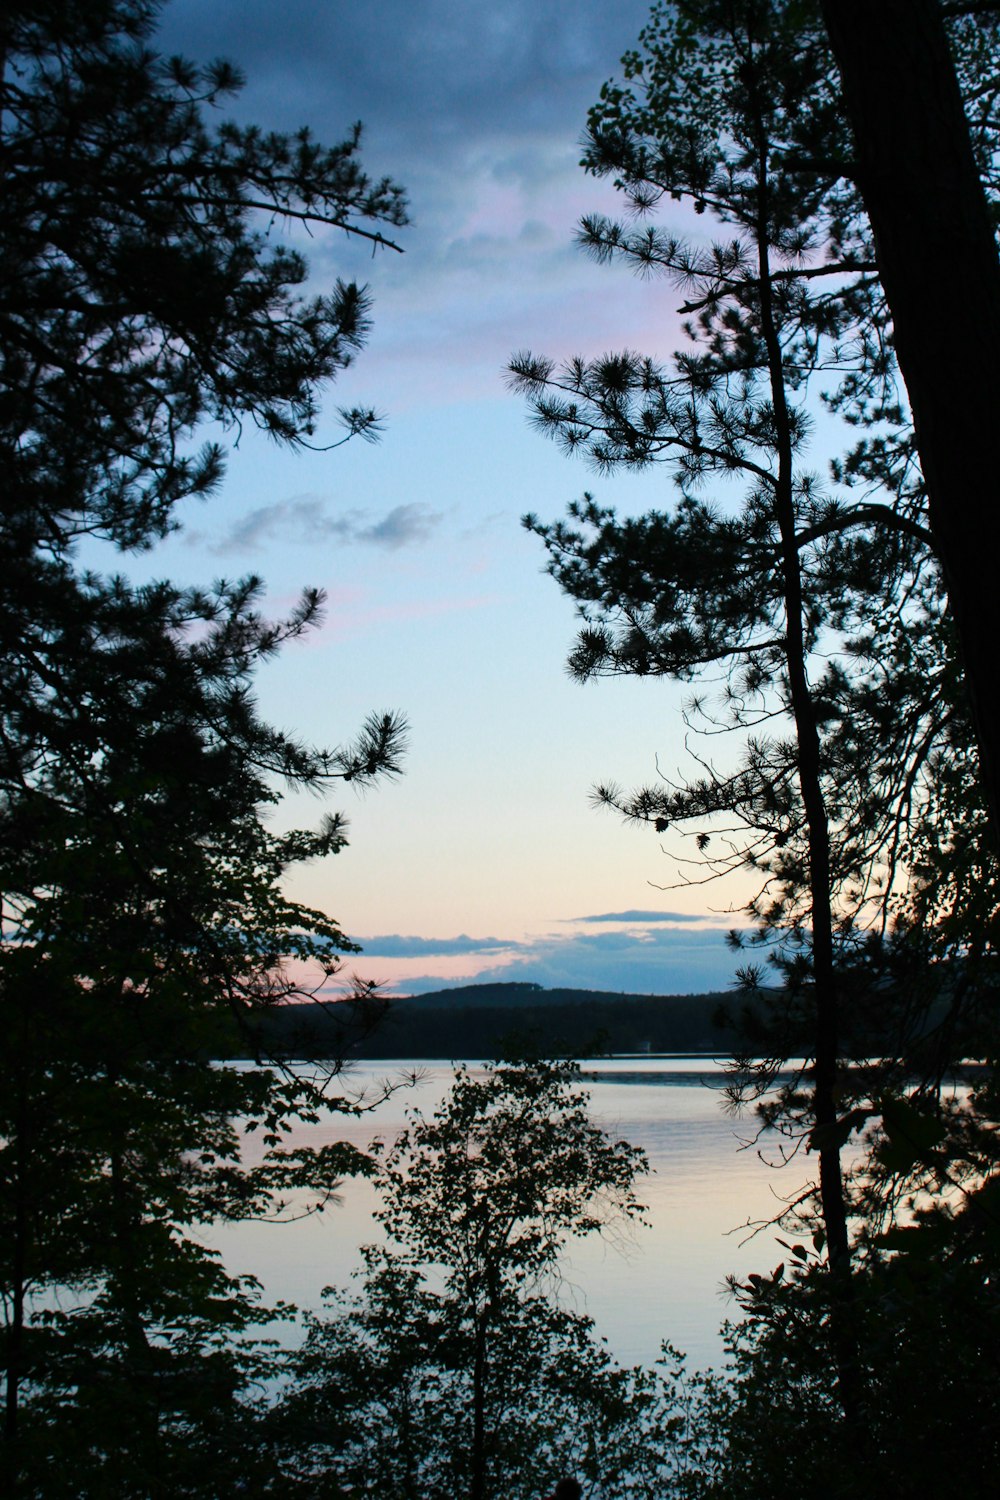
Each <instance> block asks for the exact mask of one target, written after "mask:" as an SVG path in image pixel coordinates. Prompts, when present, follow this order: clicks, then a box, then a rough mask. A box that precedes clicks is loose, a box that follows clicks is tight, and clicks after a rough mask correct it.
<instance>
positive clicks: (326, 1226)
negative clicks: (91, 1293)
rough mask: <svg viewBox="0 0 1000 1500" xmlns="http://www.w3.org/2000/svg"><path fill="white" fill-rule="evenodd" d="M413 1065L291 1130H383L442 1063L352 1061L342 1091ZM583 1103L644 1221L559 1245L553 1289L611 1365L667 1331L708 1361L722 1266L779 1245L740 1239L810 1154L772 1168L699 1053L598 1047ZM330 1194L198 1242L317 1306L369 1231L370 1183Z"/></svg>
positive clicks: (651, 1355)
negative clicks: (614, 1147) (635, 1158)
mask: <svg viewBox="0 0 1000 1500" xmlns="http://www.w3.org/2000/svg"><path fill="white" fill-rule="evenodd" d="M415 1066H416V1067H419V1068H420V1069H421V1071H422V1073H423V1077H422V1080H421V1082H420V1083H419V1084H418V1085H417V1086H416V1087H415V1088H412V1089H409V1088H406V1089H400V1090H399V1091H397V1092H396V1093H394V1094H393V1095H392V1097H391V1098H389V1099H388V1100H387V1101H386V1102H385V1103H383V1104H381V1105H380V1106H379V1107H378V1108H377V1109H376V1110H375V1111H374V1112H373V1113H372V1114H371V1115H368V1116H366V1117H365V1118H364V1119H363V1120H349V1121H345V1120H344V1119H343V1117H341V1116H337V1115H332V1116H331V1118H330V1122H329V1123H328V1124H324V1125H320V1126H313V1127H310V1128H309V1129H308V1130H304V1131H303V1132H302V1134H301V1141H302V1143H303V1144H304V1143H305V1142H306V1141H309V1142H310V1143H313V1144H315V1143H318V1142H319V1141H322V1140H343V1139H349V1140H352V1141H354V1142H355V1143H357V1144H358V1145H361V1146H365V1145H367V1144H368V1142H369V1141H370V1140H371V1139H372V1138H373V1137H374V1136H376V1135H378V1136H381V1137H382V1138H383V1139H387V1140H389V1139H392V1137H393V1136H394V1135H395V1134H396V1133H397V1132H398V1131H399V1130H400V1129H401V1128H402V1127H403V1125H404V1123H405V1111H406V1109H407V1107H412V1106H416V1107H418V1108H419V1109H420V1110H421V1112H422V1113H423V1114H425V1115H428V1114H430V1113H431V1112H432V1111H433V1110H434V1108H435V1106H436V1104H437V1102H438V1101H439V1099H441V1098H442V1097H443V1095H444V1094H445V1093H446V1092H447V1089H448V1087H449V1085H450V1082H451V1079H452V1076H453V1074H452V1069H451V1066H450V1065H449V1064H447V1063H421V1064H416V1065H415V1064H413V1063H407V1062H405V1061H401V1062H398V1063H395V1062H380V1063H377V1064H365V1065H364V1066H360V1065H359V1066H357V1067H356V1068H354V1069H352V1071H351V1073H350V1075H349V1081H350V1086H351V1088H352V1090H355V1089H358V1088H361V1087H368V1088H370V1089H375V1088H377V1086H378V1083H379V1081H380V1080H382V1079H392V1078H393V1077H399V1076H400V1075H401V1074H403V1073H405V1071H406V1070H407V1069H412V1068H414V1067H415ZM587 1071H588V1072H590V1073H592V1074H593V1075H595V1076H594V1078H593V1081H592V1082H591V1083H590V1085H589V1087H590V1091H591V1099H592V1111H591V1112H592V1114H593V1116H594V1118H595V1120H597V1121H599V1122H600V1123H601V1124H602V1125H603V1126H604V1127H605V1129H608V1130H610V1131H613V1132H615V1133H616V1134H617V1135H619V1136H621V1137H623V1138H624V1139H626V1140H628V1141H631V1142H632V1143H633V1144H634V1145H637V1146H642V1147H643V1149H644V1150H645V1151H646V1154H647V1156H648V1157H649V1163H650V1167H651V1172H650V1175H649V1176H648V1177H646V1178H644V1179H641V1180H640V1196H641V1197H642V1199H643V1201H644V1202H645V1203H646V1204H647V1205H648V1209H649V1212H648V1214H647V1218H648V1219H649V1225H648V1227H643V1226H633V1227H631V1228H630V1229H629V1230H628V1231H627V1232H626V1233H625V1235H619V1236H617V1237H615V1238H614V1239H613V1240H610V1241H603V1242H602V1241H601V1240H599V1239H597V1238H596V1237H593V1238H591V1239H590V1240H582V1241H575V1242H574V1243H573V1244H571V1246H570V1247H569V1250H568V1252H567V1254H566V1257H565V1260H564V1264H563V1273H564V1285H563V1290H562V1296H563V1297H565V1299H566V1300H567V1302H568V1303H569V1305H571V1306H572V1307H574V1308H575V1309H576V1310H577V1311H580V1312H586V1313H589V1315H590V1316H591V1317H592V1318H593V1319H594V1321H595V1323H596V1325H597V1331H598V1333H600V1334H601V1335H603V1337H605V1338H606V1339H607V1341H608V1344H609V1347H610V1348H611V1350H612V1352H613V1354H614V1355H615V1356H616V1357H617V1358H618V1359H619V1360H621V1361H623V1362H625V1363H629V1364H631V1363H637V1362H642V1363H650V1362H652V1361H653V1360H654V1359H655V1358H656V1357H657V1355H658V1353H659V1347H660V1343H661V1341H662V1340H664V1339H668V1340H669V1341H670V1342H671V1343H672V1344H673V1345H675V1347H677V1348H679V1349H681V1350H683V1351H685V1352H686V1353H687V1354H688V1355H689V1358H690V1362H691V1365H692V1366H693V1367H696V1368H703V1367H705V1366H707V1365H718V1364H720V1363H721V1362H722V1354H723V1350H722V1341H721V1338H720V1336H719V1326H720V1324H721V1323H722V1321H723V1319H725V1318H727V1317H732V1316H733V1315H734V1312H735V1309H734V1307H733V1304H732V1302H731V1300H729V1298H728V1297H727V1296H726V1294H725V1288H724V1280H725V1277H726V1275H727V1274H728V1273H731V1272H735V1273H737V1274H738V1275H740V1276H745V1275H746V1274H747V1273H748V1272H750V1271H759V1272H768V1271H771V1270H773V1268H774V1266H775V1265H776V1264H777V1263H778V1261H779V1260H781V1259H783V1257H784V1252H783V1251H782V1249H781V1247H780V1246H778V1245H776V1243H775V1234H776V1233H780V1231H775V1230H772V1229H765V1230H764V1231H762V1232H761V1233H760V1234H758V1235H757V1236H756V1237H755V1238H752V1239H748V1235H749V1232H750V1231H749V1230H748V1229H747V1227H746V1226H747V1224H748V1223H753V1222H755V1221H759V1220H770V1219H772V1218H773V1217H774V1215H775V1214H776V1213H777V1212H778V1210H779V1208H780V1207H781V1204H782V1202H783V1201H784V1200H787V1199H789V1198H791V1197H794V1196H795V1195H797V1193H798V1192H799V1191H801V1188H802V1186H803V1185H804V1183H805V1182H806V1180H807V1177H808V1172H809V1167H810V1165H811V1159H810V1158H809V1157H805V1158H801V1159H800V1158H797V1159H796V1160H795V1161H793V1162H792V1163H791V1164H790V1165H788V1166H776V1165H774V1162H775V1161H776V1160H777V1159H778V1151H777V1143H776V1141H774V1140H772V1139H771V1138H765V1140H764V1141H763V1142H762V1143H760V1145H759V1146H757V1145H754V1144H752V1143H751V1144H747V1142H750V1141H751V1137H752V1135H753V1122H752V1121H751V1120H749V1119H744V1120H734V1119H732V1118H731V1117H729V1116H727V1115H726V1114H725V1113H724V1112H723V1109H722V1100H721V1083H722V1067H721V1065H720V1064H718V1063H716V1062H714V1061H713V1060H712V1059H711V1058H706V1057H690V1056H685V1057H662V1058H661V1057H657V1058H650V1057H643V1058H612V1059H606V1060H601V1061H599V1062H594V1063H592V1064H590V1065H588V1070H587ZM340 1197H341V1201H340V1203H339V1204H338V1205H336V1206H332V1207H328V1208H327V1209H326V1211H325V1212H324V1213H323V1214H321V1215H314V1216H312V1217H307V1218H301V1219H299V1220H297V1221H296V1222H292V1223H283V1224H259V1223H258V1224H247V1225H238V1226H234V1227H231V1228H227V1229H225V1230H219V1231H216V1232H213V1234H212V1237H211V1243H213V1244H214V1245H215V1246H217V1247H218V1248H219V1249H220V1250H221V1251H222V1253H223V1256H224V1259H225V1262H226V1264H227V1266H228V1267H229V1268H230V1270H232V1271H238V1272H243V1273H250V1274H252V1275H254V1276H256V1277H258V1278H259V1280H260V1281H261V1283H262V1284H263V1287H264V1292H265V1296H266V1297H267V1298H269V1299H275V1298H279V1297H280V1298H283V1299H286V1300H288V1301H291V1302H294V1303H296V1304H297V1305H298V1306H299V1307H304V1308H318V1307H319V1306H320V1305H321V1291H322V1288H323V1287H324V1286H327V1285H331V1284H332V1285H338V1286H343V1285H347V1284H348V1283H349V1281H350V1277H351V1272H352V1271H354V1270H355V1269H356V1268H357V1266H358V1265H359V1263H360V1257H359V1255H358V1246H359V1245H361V1244H365V1243H370V1242H371V1241H373V1240H375V1239H377V1238H379V1227H378V1225H377V1224H375V1223H374V1222H373V1220H372V1210H373V1209H374V1208H375V1207H376V1194H375V1189H374V1188H373V1187H372V1185H371V1184H370V1183H368V1182H365V1181H349V1182H347V1183H345V1184H344V1187H343V1189H342V1191H341V1195H340Z"/></svg>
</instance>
